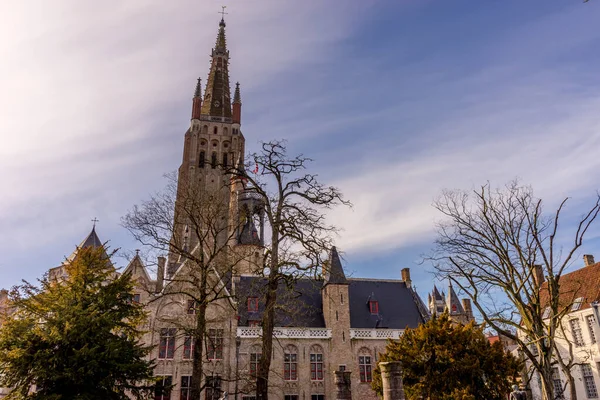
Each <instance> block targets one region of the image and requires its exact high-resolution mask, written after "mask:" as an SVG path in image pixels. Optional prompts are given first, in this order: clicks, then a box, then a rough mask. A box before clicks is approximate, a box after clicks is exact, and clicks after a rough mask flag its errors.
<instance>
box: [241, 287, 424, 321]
mask: <svg viewBox="0 0 600 400" xmlns="http://www.w3.org/2000/svg"><path fill="white" fill-rule="evenodd" d="M347 282H348V284H349V287H348V292H349V297H350V300H349V306H350V326H351V327H352V328H371V329H372V328H376V327H378V328H389V329H404V328H406V327H410V328H415V327H417V326H418V325H419V324H420V323H422V322H423V317H422V315H421V313H420V312H419V309H418V306H417V304H416V303H415V299H414V297H413V295H414V294H413V292H412V289H410V288H407V287H406V284H405V283H404V282H403V281H391V280H375V279H348V280H347ZM322 284H323V281H322V280H317V279H300V280H298V281H296V282H294V283H293V284H292V288H291V290H289V289H288V288H287V287H286V286H285V285H283V287H280V288H279V291H278V299H279V301H278V303H279V304H280V305H282V307H281V309H282V310H278V312H277V314H276V317H275V325H276V326H292V327H311V328H323V327H325V321H324V318H323V299H322V295H321V286H322ZM265 286H266V279H265V278H260V277H255V276H242V277H240V278H239V282H237V283H236V285H235V291H236V296H237V298H238V301H239V304H240V310H239V316H240V326H247V325H248V321H252V320H260V319H261V316H262V313H263V312H264V307H265V301H264V288H265ZM373 294H374V295H375V298H376V299H377V302H378V303H379V315H372V314H371V312H370V310H369V304H368V301H369V298H371V299H373ZM248 297H258V299H259V301H258V312H255V313H249V312H248V309H247V306H246V305H247V299H248ZM290 308H291V311H287V312H286V311H284V309H288V310H289V309H290Z"/></svg>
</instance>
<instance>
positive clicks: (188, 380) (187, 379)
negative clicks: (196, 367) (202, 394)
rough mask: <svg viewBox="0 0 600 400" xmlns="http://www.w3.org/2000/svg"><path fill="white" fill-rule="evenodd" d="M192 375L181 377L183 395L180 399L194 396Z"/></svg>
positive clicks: (184, 399) (185, 399) (188, 398)
mask: <svg viewBox="0 0 600 400" xmlns="http://www.w3.org/2000/svg"><path fill="white" fill-rule="evenodd" d="M191 386H192V377H191V376H182V377H181V396H179V398H180V400H190V399H191V398H192V390H191Z"/></svg>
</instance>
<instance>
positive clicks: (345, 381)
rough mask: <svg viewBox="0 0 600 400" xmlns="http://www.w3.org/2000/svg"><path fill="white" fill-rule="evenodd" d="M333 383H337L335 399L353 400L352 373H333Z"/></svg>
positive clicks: (339, 371)
mask: <svg viewBox="0 0 600 400" xmlns="http://www.w3.org/2000/svg"><path fill="white" fill-rule="evenodd" d="M333 381H334V383H335V399H336V400H352V389H351V387H350V382H351V380H350V372H348V371H342V370H338V371H333Z"/></svg>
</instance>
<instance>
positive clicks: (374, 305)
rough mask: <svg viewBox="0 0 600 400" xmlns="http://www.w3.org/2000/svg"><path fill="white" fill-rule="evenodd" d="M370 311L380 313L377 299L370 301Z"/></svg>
mask: <svg viewBox="0 0 600 400" xmlns="http://www.w3.org/2000/svg"><path fill="white" fill-rule="evenodd" d="M369 311H370V312H371V314H379V303H378V302H377V301H376V300H371V301H369Z"/></svg>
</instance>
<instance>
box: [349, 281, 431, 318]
mask: <svg viewBox="0 0 600 400" xmlns="http://www.w3.org/2000/svg"><path fill="white" fill-rule="evenodd" d="M348 281H349V283H350V286H349V287H348V295H349V296H350V326H351V327H352V328H371V329H373V328H376V327H377V328H389V329H404V328H406V327H409V328H416V327H417V326H418V325H419V324H420V323H421V322H423V317H422V316H421V313H420V312H419V309H418V307H417V305H416V303H415V301H414V298H413V294H412V289H410V288H407V287H406V284H405V283H404V282H403V281H392V280H377V279H349V280H348ZM373 294H375V297H376V299H377V302H378V303H379V315H373V314H371V312H370V310H369V304H368V302H369V299H373Z"/></svg>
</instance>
